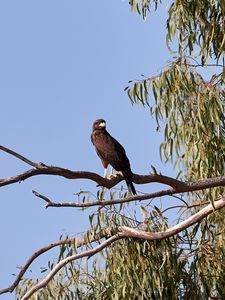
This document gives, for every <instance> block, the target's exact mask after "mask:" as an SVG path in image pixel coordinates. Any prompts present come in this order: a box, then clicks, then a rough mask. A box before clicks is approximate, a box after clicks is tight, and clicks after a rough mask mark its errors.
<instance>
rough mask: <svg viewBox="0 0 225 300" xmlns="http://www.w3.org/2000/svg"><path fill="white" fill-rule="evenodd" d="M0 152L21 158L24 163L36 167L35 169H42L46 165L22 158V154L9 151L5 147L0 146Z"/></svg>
mask: <svg viewBox="0 0 225 300" xmlns="http://www.w3.org/2000/svg"><path fill="white" fill-rule="evenodd" d="M0 150H2V151H4V152H7V153H9V154H11V155H13V156H15V157H17V158H19V159H20V160H22V161H24V162H25V163H26V164H28V165H30V166H32V167H34V168H41V167H44V166H45V165H44V164H43V163H36V162H33V161H31V160H29V159H28V158H26V157H24V156H22V155H21V154H19V153H17V152H15V151H13V150H11V149H9V148H6V147H4V146H1V145H0Z"/></svg>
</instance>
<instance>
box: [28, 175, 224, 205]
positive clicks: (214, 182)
mask: <svg viewBox="0 0 225 300" xmlns="http://www.w3.org/2000/svg"><path fill="white" fill-rule="evenodd" d="M157 176H160V175H157ZM143 177H144V176H143ZM224 185H225V176H222V177H215V178H209V179H205V180H199V181H197V182H194V183H185V184H184V185H183V184H181V185H180V187H179V186H178V187H177V189H174V188H172V189H167V190H161V191H158V192H153V193H149V194H145V195H135V196H130V197H126V198H122V199H114V200H99V201H94V202H87V203H74V202H64V203H63V202H53V201H51V200H50V199H49V198H47V197H46V196H43V195H41V194H40V193H38V192H36V191H33V193H34V194H35V196H37V197H39V198H41V199H43V200H44V201H46V202H47V204H46V205H45V207H46V208H48V207H91V206H106V205H112V204H121V203H128V202H133V201H144V200H148V199H152V198H157V197H163V196H171V195H175V194H178V193H184V192H193V191H199V190H205V189H208V188H212V187H218V186H224Z"/></svg>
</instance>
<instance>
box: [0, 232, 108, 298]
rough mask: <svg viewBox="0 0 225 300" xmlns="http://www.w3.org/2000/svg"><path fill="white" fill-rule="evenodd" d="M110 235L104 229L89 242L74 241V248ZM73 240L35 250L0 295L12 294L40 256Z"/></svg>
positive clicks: (60, 241)
mask: <svg viewBox="0 0 225 300" xmlns="http://www.w3.org/2000/svg"><path fill="white" fill-rule="evenodd" d="M111 235H112V234H111V230H110V229H108V228H106V229H103V230H102V231H101V232H100V233H99V234H95V235H94V236H93V238H90V240H89V241H86V240H77V241H76V247H77V248H80V247H81V246H84V245H86V244H87V243H89V242H90V243H92V242H95V241H97V240H100V239H102V238H105V237H110V236H111ZM74 241H75V238H71V239H65V240H59V241H56V242H53V243H51V244H49V245H47V246H44V247H42V248H41V249H39V250H37V251H36V252H35V253H33V254H32V255H31V256H30V257H29V258H28V260H27V261H26V262H25V264H24V265H23V266H22V268H21V270H20V272H19V274H18V275H17V276H16V279H15V280H14V282H13V283H12V284H11V285H10V286H9V287H7V288H5V289H2V290H0V295H2V294H5V293H9V292H10V293H12V292H13V291H14V289H15V288H16V287H17V285H18V284H19V282H20V280H21V279H22V277H23V275H24V274H25V272H26V271H27V269H28V268H29V266H30V265H31V264H32V262H33V261H34V260H35V259H36V258H37V257H39V256H40V255H42V254H44V253H45V252H47V251H49V250H51V249H53V248H55V247H57V246H61V245H65V244H72V243H74Z"/></svg>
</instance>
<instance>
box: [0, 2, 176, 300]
mask: <svg viewBox="0 0 225 300" xmlns="http://www.w3.org/2000/svg"><path fill="white" fill-rule="evenodd" d="M165 20H166V6H165V4H163V5H162V6H161V7H160V9H159V11H158V12H156V13H154V12H153V14H152V15H151V16H150V18H149V19H148V20H147V21H146V22H144V21H143V20H142V19H141V17H139V16H137V15H134V14H133V13H131V11H130V8H129V5H128V1H119V0H118V1H106V0H99V1H91V0H89V1H85V4H84V1H74V0H73V1H72V0H67V1H59V0H54V1H53V0H48V1H46V0H45V1H44V0H39V1H28V0H22V1H16V0H7V1H1V2H0V40H1V48H0V54H1V55H0V99H1V112H0V114H1V118H0V122H1V142H0V144H2V145H4V146H6V147H9V148H11V149H13V150H15V151H17V152H19V153H21V154H22V155H24V156H26V157H28V158H30V159H31V160H34V161H37V162H39V161H42V162H44V163H46V164H52V165H57V166H61V167H65V168H70V169H73V170H88V171H94V172H97V173H99V174H103V168H102V166H101V163H100V161H99V159H98V157H97V155H96V153H95V151H94V148H93V146H92V144H91V142H90V134H91V127H92V123H93V121H94V120H95V119H97V118H104V119H106V121H107V128H108V131H109V132H110V133H111V134H112V135H113V136H114V137H115V138H117V139H118V140H119V141H120V142H121V143H122V144H123V145H124V147H125V148H126V152H127V155H128V157H129V159H130V162H131V166H132V169H133V171H134V172H135V173H140V174H147V173H149V171H150V165H151V164H153V165H154V166H155V167H156V168H158V169H159V170H160V171H162V172H163V173H164V174H166V175H171V174H172V166H171V165H166V166H164V165H163V164H162V163H161V162H160V158H159V150H158V149H159V144H160V141H161V137H160V135H158V134H157V133H156V130H155V124H154V122H153V120H152V119H151V118H150V113H149V111H148V110H147V109H143V108H141V107H138V106H134V107H132V105H131V104H130V101H129V99H128V97H127V95H126V92H124V87H125V86H126V85H127V82H128V80H131V79H139V78H140V76H141V74H145V75H154V74H156V73H157V72H158V71H159V70H160V69H161V68H162V67H163V66H164V65H165V64H166V61H167V60H168V58H169V53H168V51H167V49H166V46H165V27H164V23H165ZM0 165H1V168H0V177H1V178H4V177H7V176H10V175H15V174H18V173H20V172H23V171H25V170H27V169H29V166H27V165H25V164H24V163H22V162H20V161H18V160H17V159H16V158H14V157H11V156H10V155H8V154H6V153H3V152H0ZM156 187H157V185H146V186H137V189H138V190H141V191H145V192H147V191H148V192H151V191H154V190H156ZM32 189H34V190H37V191H39V192H40V193H43V194H45V195H47V196H49V197H50V198H51V199H53V200H56V201H73V200H74V199H75V198H74V196H73V193H76V192H78V191H80V190H81V189H84V190H90V191H93V192H95V191H96V184H95V183H93V182H88V181H86V180H77V181H69V180H66V179H63V178H58V177H55V176H52V177H50V176H49V177H47V176H39V177H33V178H31V179H28V180H26V181H25V182H22V183H20V184H18V183H17V184H14V185H9V186H6V187H3V188H1V189H0V199H1V200H0V201H1V210H0V234H1V245H2V247H1V250H0V265H1V268H0V289H2V288H5V287H7V286H8V285H9V284H10V283H11V282H12V281H13V279H14V277H13V276H12V275H11V274H13V273H16V274H17V273H18V271H17V269H16V265H22V264H23V263H24V262H25V261H26V259H27V258H28V257H29V256H30V255H31V254H32V253H33V252H34V251H36V250H37V249H39V248H40V247H42V246H44V245H47V244H49V243H50V242H52V241H55V240H57V239H58V238H59V236H60V235H61V234H66V233H68V234H69V235H75V234H76V233H80V232H82V231H84V230H85V229H86V228H87V226H88V213H89V212H90V211H86V212H85V213H84V212H82V211H79V210H76V209H65V208H64V209H54V208H49V209H47V210H46V209H44V207H43V203H42V202H41V201H40V200H39V199H37V198H35V197H34V196H33V194H32V193H31V191H32ZM56 253H57V252H56ZM54 255H55V256H57V254H55V253H54V251H52V252H51V253H49V254H48V255H46V256H45V257H43V258H41V259H40V260H38V261H37V264H36V265H34V267H32V269H33V270H36V269H38V268H39V267H40V266H44V265H45V264H46V262H47V261H48V260H49V259H50V258H51V257H55V256H54ZM28 275H29V273H28ZM1 299H3V300H4V299H12V295H3V296H1Z"/></svg>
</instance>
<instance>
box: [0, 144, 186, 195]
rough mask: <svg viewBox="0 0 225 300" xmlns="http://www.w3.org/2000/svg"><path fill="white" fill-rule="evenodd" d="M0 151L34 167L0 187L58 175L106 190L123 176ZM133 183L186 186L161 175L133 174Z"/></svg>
mask: <svg viewBox="0 0 225 300" xmlns="http://www.w3.org/2000/svg"><path fill="white" fill-rule="evenodd" d="M0 150H2V151H4V152H7V153H9V154H11V155H12V156H15V157H16V158H18V159H20V160H22V161H23V162H25V163H26V164H28V165H31V166H32V167H34V168H33V169H30V170H27V171H25V172H23V173H21V174H18V175H15V176H11V177H7V178H3V179H0V187H1V186H5V185H9V184H13V183H16V182H21V181H23V180H26V179H28V178H30V177H33V176H37V175H58V176H62V177H64V178H67V179H89V180H92V181H94V182H96V183H97V184H98V185H100V186H103V187H106V188H108V189H110V188H112V187H113V186H115V185H116V184H118V183H119V182H121V181H122V180H123V176H122V175H120V174H117V176H116V177H113V178H111V179H108V178H104V177H102V176H100V175H98V174H96V173H93V172H87V171H72V170H69V169H65V168H61V167H56V166H48V165H45V164H43V163H36V162H33V161H31V160H29V159H28V158H26V157H24V156H22V155H20V154H18V153H17V152H15V151H13V150H10V149H8V148H6V147H4V146H1V145H0ZM133 181H134V183H136V184H145V183H151V182H159V183H163V184H166V185H169V186H171V187H172V188H176V189H177V188H179V189H180V190H181V189H182V188H185V186H186V184H185V183H184V182H182V181H179V180H176V179H174V178H171V177H167V176H163V175H161V174H149V175H138V174H134V177H133Z"/></svg>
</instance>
